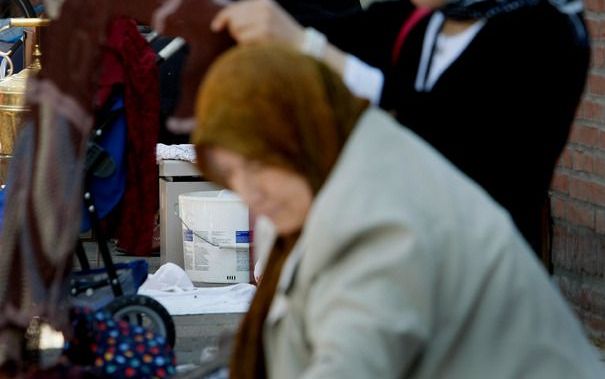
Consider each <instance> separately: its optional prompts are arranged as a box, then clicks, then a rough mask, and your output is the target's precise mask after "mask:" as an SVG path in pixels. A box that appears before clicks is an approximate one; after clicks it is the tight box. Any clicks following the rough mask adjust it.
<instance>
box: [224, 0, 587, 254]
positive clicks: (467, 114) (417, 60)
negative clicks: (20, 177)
mask: <svg viewBox="0 0 605 379" xmlns="http://www.w3.org/2000/svg"><path fill="white" fill-rule="evenodd" d="M413 2H414V4H412V3H410V2H409V1H407V0H404V1H388V2H378V3H374V4H372V6H370V7H369V8H368V9H366V10H358V11H352V12H348V13H344V14H341V15H339V16H334V17H331V18H322V19H316V20H314V21H310V22H308V23H307V24H308V25H311V26H313V27H314V28H315V29H317V30H320V31H321V32H322V33H323V34H325V35H326V36H327V39H328V40H329V41H330V43H324V42H323V41H322V37H321V34H320V33H318V32H316V31H314V30H312V29H309V28H307V29H306V30H305V29H303V27H302V26H300V25H298V24H296V23H295V22H294V21H293V20H292V19H290V18H288V17H287V16H286V15H283V14H280V12H281V11H280V10H279V9H276V8H277V6H276V5H275V4H274V3H272V2H271V1H268V0H253V1H245V2H242V3H240V4H237V5H235V6H232V7H229V8H227V9H226V10H224V11H223V13H222V14H219V15H218V16H217V19H215V24H214V28H215V29H216V30H222V29H224V28H228V29H229V30H230V32H231V34H232V35H233V37H234V38H235V39H236V40H238V41H239V42H240V43H258V42H262V41H265V40H275V39H278V40H282V41H284V42H288V43H290V44H292V45H293V46H296V47H300V48H302V50H303V51H305V52H307V53H310V54H311V55H315V56H320V57H321V58H323V59H324V60H326V61H327V62H328V63H329V64H331V65H332V67H333V68H335V69H336V70H337V71H339V72H340V73H341V74H342V75H343V76H344V78H345V82H347V84H349V86H350V87H351V88H352V89H353V91H354V92H357V93H358V94H360V95H366V96H367V97H369V98H374V99H375V100H376V101H379V103H380V104H381V106H382V107H384V108H385V109H387V110H392V111H394V112H395V114H396V116H397V119H398V120H399V121H400V122H401V123H402V124H403V125H406V126H407V127H409V128H410V129H412V130H414V131H415V132H416V133H418V134H419V135H420V136H421V137H423V138H424V139H426V140H427V141H428V142H430V143H431V144H432V145H433V146H435V147H436V148H437V149H438V150H439V151H440V152H441V153H443V154H444V155H445V156H446V157H447V158H448V159H449V160H450V161H452V162H453V163H454V164H455V165H456V166H457V167H458V168H460V169H461V170H462V171H464V172H465V173H466V174H467V175H469V176H470V177H471V178H473V179H474V180H475V181H477V182H478V183H479V184H480V185H481V186H483V188H484V189H485V190H486V191H487V192H489V193H490V195H491V196H492V197H494V198H495V199H496V200H497V201H498V202H499V203H500V204H501V205H502V206H503V207H505V208H506V209H507V210H508V211H509V212H510V213H511V215H512V217H513V219H514V221H515V223H516V225H517V226H518V227H519V229H520V230H521V232H522V233H523V235H524V236H525V238H526V239H527V240H528V241H529V243H530V244H531V246H532V247H533V248H534V250H535V251H536V252H537V253H539V254H540V253H542V249H543V246H542V241H543V232H544V230H543V227H544V223H543V222H542V217H543V213H542V212H543V210H544V209H545V207H546V205H547V204H548V189H549V185H550V181H551V179H552V174H553V171H554V166H555V163H556V161H557V159H558V157H559V155H560V153H561V151H562V149H563V147H564V145H565V142H566V140H567V136H568V134H569V129H570V126H571V124H572V121H573V118H574V115H575V110H576V107H577V105H578V102H579V100H580V96H581V94H582V91H583V88H584V82H585V78H586V73H587V69H588V64H589V53H590V48H589V43H588V36H587V31H586V28H585V25H584V21H583V17H582V4H581V2H576V1H572V2H566V1H560V2H555V1H554V0H553V1H549V0H502V1H496V0H483V1H478V2H477V1H475V2H473V1H469V0H453V1H450V2H448V3H444V2H443V0H413ZM255 3H256V5H254V4H255ZM259 4H260V5H263V7H265V8H271V9H273V11H272V12H267V13H271V14H273V17H258V16H257V15H258V14H261V13H263V12H258V11H256V12H254V11H253V12H251V11H252V10H254V7H255V6H256V8H259ZM416 6H418V7H427V8H429V9H430V12H426V13H425V14H421V12H419V11H418V8H416ZM238 8H239V9H238ZM282 13H283V12H282ZM412 15H413V18H414V19H415V21H414V22H410V21H409V20H410V19H411V17H412ZM336 46H337V47H338V48H336ZM342 51H346V52H347V53H349V54H350V55H347V54H344V53H342ZM352 56H355V57H358V58H359V59H361V60H362V61H363V62H365V63H366V64H367V65H369V66H373V67H377V68H379V69H380V73H379V74H381V75H379V76H380V77H381V78H380V80H377V79H374V80H370V82H371V84H370V85H369V88H370V89H368V84H367V80H365V79H364V77H371V76H372V72H371V69H370V68H368V67H366V69H365V71H364V69H359V68H357V69H351V67H354V66H360V65H359V62H357V63H355V59H354V58H352ZM361 66H363V64H362V65H361ZM364 72H366V73H368V74H367V75H364ZM373 74H374V75H375V74H376V72H374V73H373ZM347 79H348V80H347ZM364 80H365V81H366V83H365V84H364ZM360 83H362V84H360ZM372 83H373V84H372ZM356 87H361V90H359V91H355V88H356ZM376 94H377V95H376ZM469 217H473V215H472V214H469Z"/></svg>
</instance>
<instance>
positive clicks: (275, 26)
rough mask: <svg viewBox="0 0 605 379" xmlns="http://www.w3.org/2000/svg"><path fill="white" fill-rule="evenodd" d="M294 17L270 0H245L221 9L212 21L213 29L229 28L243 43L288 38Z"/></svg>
mask: <svg viewBox="0 0 605 379" xmlns="http://www.w3.org/2000/svg"><path fill="white" fill-rule="evenodd" d="M292 23H293V21H290V19H289V18H288V16H287V15H286V14H285V12H284V11H283V10H282V9H281V8H279V6H278V5H277V4H276V3H274V2H272V1H271V0H244V1H240V2H237V3H234V4H232V5H230V6H228V7H225V8H224V9H222V10H221V11H220V12H219V13H218V14H217V15H216V17H215V18H214V19H213V20H212V22H211V25H210V27H211V29H212V30H213V31H215V32H220V31H225V30H227V31H229V33H230V34H231V36H232V37H233V38H234V39H235V40H236V41H237V42H238V43H242V44H251V43H261V42H269V41H282V42H289V41H288V40H289V39H291V37H289V36H290V35H291V34H292V33H291V29H292V28H293V26H292V25H290V24H292Z"/></svg>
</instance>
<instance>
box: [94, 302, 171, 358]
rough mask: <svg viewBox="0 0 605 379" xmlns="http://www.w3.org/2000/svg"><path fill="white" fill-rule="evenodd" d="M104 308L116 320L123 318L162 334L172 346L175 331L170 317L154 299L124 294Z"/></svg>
mask: <svg viewBox="0 0 605 379" xmlns="http://www.w3.org/2000/svg"><path fill="white" fill-rule="evenodd" d="M105 309H107V311H108V312H109V313H111V315H112V316H113V318H114V319H116V320H124V321H126V322H128V323H130V324H133V325H139V326H142V327H144V328H146V329H149V330H151V331H152V332H154V333H155V334H157V335H161V336H164V338H166V342H168V344H169V345H170V347H174V342H175V339H176V333H175V328H174V321H172V317H171V316H170V314H169V313H168V311H167V310H166V308H164V307H163V306H162V304H160V303H158V302H157V301H155V300H154V299H152V298H150V297H148V296H143V295H125V296H120V297H117V298H115V299H114V300H113V301H112V302H111V303H109V304H107V305H106V306H105Z"/></svg>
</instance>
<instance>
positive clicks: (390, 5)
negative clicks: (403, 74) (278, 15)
mask: <svg viewBox="0 0 605 379" xmlns="http://www.w3.org/2000/svg"><path fill="white" fill-rule="evenodd" d="M413 9H414V7H413V5H412V4H411V3H410V2H409V1H408V0H403V1H385V2H377V3H373V4H372V5H370V7H369V8H368V9H365V10H363V9H354V10H350V11H347V12H343V13H341V14H338V15H330V16H323V17H315V18H312V19H311V18H307V19H299V22H301V23H302V24H303V25H305V26H312V27H314V28H316V29H318V30H319V31H321V32H322V33H324V34H325V35H326V36H327V38H328V40H329V41H330V42H331V43H332V44H333V45H335V46H337V47H338V48H339V49H341V50H343V51H344V52H346V53H349V54H352V55H354V56H356V57H358V58H359V59H361V60H363V61H365V62H366V63H368V64H370V65H372V66H374V67H378V68H380V69H382V70H383V71H384V70H386V69H387V68H388V67H389V66H390V64H391V52H392V49H393V44H394V41H395V39H396V38H397V34H398V33H399V30H400V29H401V25H402V24H403V22H404V21H405V20H406V18H407V16H408V15H409V14H410V13H411V11H412V10H413Z"/></svg>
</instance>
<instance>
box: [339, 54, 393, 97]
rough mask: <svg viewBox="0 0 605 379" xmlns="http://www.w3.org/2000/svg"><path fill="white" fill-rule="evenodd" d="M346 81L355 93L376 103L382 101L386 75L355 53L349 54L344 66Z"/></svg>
mask: <svg viewBox="0 0 605 379" xmlns="http://www.w3.org/2000/svg"><path fill="white" fill-rule="evenodd" d="M343 79H344V82H345V84H346V85H347V87H348V88H349V90H350V91H351V92H353V94H354V95H356V96H359V97H363V98H365V99H368V100H370V102H371V103H372V104H374V105H377V104H378V102H379V101H380V96H381V94H382V86H383V84H384V75H383V74H382V71H380V70H379V69H377V68H375V67H372V66H370V65H368V64H366V63H364V62H362V61H361V60H359V59H358V58H357V57H355V56H353V55H350V54H349V55H347V58H346V61H345V67H344V78H343Z"/></svg>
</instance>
